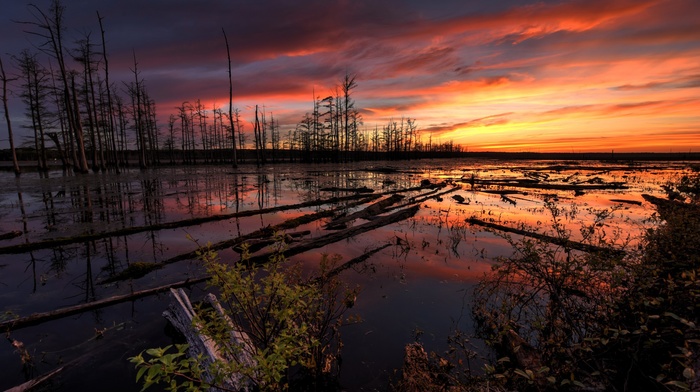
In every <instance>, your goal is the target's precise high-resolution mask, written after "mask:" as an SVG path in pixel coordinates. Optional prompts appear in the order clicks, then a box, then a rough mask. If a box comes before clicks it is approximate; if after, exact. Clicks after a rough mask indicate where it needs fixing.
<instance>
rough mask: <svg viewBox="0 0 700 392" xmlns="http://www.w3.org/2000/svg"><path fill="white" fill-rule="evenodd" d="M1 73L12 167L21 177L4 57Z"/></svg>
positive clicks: (16, 174) (0, 64)
mask: <svg viewBox="0 0 700 392" xmlns="http://www.w3.org/2000/svg"><path fill="white" fill-rule="evenodd" d="M0 74H1V75H2V105H3V108H4V109H5V121H6V122H7V133H8V138H9V140H10V150H11V151H12V168H13V169H14V172H15V176H16V177H19V175H20V174H21V171H20V169H19V162H17V151H16V150H15V140H14V136H13V135H12V122H11V121H10V112H9V110H8V109H7V75H5V67H4V66H3V65H2V58H0Z"/></svg>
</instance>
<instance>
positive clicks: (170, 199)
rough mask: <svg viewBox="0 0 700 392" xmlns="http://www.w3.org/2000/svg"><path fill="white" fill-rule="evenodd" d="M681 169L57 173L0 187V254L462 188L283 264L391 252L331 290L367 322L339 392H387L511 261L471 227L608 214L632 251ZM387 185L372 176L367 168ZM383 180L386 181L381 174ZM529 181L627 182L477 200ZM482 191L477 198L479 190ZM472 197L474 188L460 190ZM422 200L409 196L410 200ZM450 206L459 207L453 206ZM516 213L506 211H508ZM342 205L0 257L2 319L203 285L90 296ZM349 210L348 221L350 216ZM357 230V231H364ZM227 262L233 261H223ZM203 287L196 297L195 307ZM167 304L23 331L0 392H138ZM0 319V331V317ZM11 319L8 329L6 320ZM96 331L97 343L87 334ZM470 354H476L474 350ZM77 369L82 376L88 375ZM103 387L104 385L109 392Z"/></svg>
mask: <svg viewBox="0 0 700 392" xmlns="http://www.w3.org/2000/svg"><path fill="white" fill-rule="evenodd" d="M684 166H685V165H684V164H683V163H669V162H637V163H635V164H634V165H630V164H619V163H611V164H609V163H600V162H552V161H514V162H505V161H485V160H430V161H411V162H388V163H387V162H383V163H377V162H373V163H361V164H351V165H332V164H325V165H277V166H270V167H265V168H262V169H256V168H255V167H253V166H244V167H241V168H239V169H238V170H233V169H231V168H229V167H194V168H189V167H171V168H158V169H151V170H147V171H143V172H142V171H138V170H130V171H127V172H123V173H121V174H118V175H117V174H112V173H104V174H103V173H100V174H89V175H71V176H64V175H63V173H61V172H60V171H57V172H50V173H49V174H48V176H46V177H43V178H42V177H41V176H40V175H39V174H38V173H27V174H23V175H22V176H21V177H20V178H19V179H15V178H14V176H13V174H12V173H6V172H2V173H0V233H6V232H10V231H15V230H16V231H20V232H22V234H21V235H20V236H19V237H17V238H14V239H10V240H2V241H0V248H2V249H5V248H7V247H11V246H13V245H18V244H23V243H34V242H38V241H43V240H50V239H56V238H62V237H70V236H78V235H85V234H90V233H101V232H106V231H114V230H119V229H123V228H130V227H134V226H149V225H153V224H159V223H165V222H173V221H178V220H183V219H188V218H196V217H204V216H210V215H216V214H230V213H234V212H239V211H257V210H260V209H263V208H270V207H276V206H283V205H290V204H295V203H299V202H302V201H309V200H316V199H319V198H322V199H326V198H329V197H332V196H344V195H347V194H348V193H347V192H343V191H322V190H321V189H322V188H325V187H336V188H359V187H363V186H364V187H368V188H371V189H373V190H375V193H378V192H384V191H390V190H398V189H405V188H408V187H414V186H417V185H419V184H420V182H421V181H422V180H425V179H428V180H431V181H432V182H434V183H437V182H440V181H447V182H448V183H449V185H448V188H444V189H443V191H444V190H447V189H449V186H452V185H454V186H458V187H459V188H458V189H457V190H456V191H455V192H453V193H450V194H447V195H444V196H442V197H441V199H439V200H436V199H430V200H428V201H425V202H423V203H421V209H420V210H419V212H418V213H417V214H416V216H415V217H413V218H410V219H408V220H405V221H402V222H399V223H396V224H391V225H387V226H385V227H382V228H380V229H376V230H373V231H371V232H369V233H364V234H361V235H358V236H356V237H353V238H350V239H347V240H343V241H340V242H337V243H334V244H331V245H328V246H325V247H323V248H321V249H317V250H314V251H310V252H307V253H305V254H301V255H298V256H294V257H293V258H292V260H296V261H300V262H303V263H305V265H306V267H307V268H308V269H313V268H314V267H315V266H316V265H317V264H318V261H319V260H320V258H321V254H322V253H328V254H338V255H340V256H341V257H342V259H343V260H350V259H352V258H353V257H356V256H359V255H361V254H363V253H364V252H365V251H366V250H367V249H370V248H373V247H376V246H377V245H381V244H383V243H386V242H392V243H393V244H395V245H393V246H390V247H388V248H386V249H384V250H383V251H381V252H380V253H378V254H376V255H374V256H373V257H371V258H370V259H369V260H368V261H367V262H365V263H363V264H359V265H357V266H355V267H354V268H351V269H348V270H346V271H345V272H343V274H342V275H341V276H342V278H343V279H344V280H345V281H346V282H348V284H351V285H359V287H361V292H360V295H359V297H358V300H357V304H356V306H355V307H354V308H353V309H352V310H351V313H353V314H357V315H358V316H360V317H361V319H362V320H363V321H362V322H360V323H355V324H352V325H348V326H346V327H344V328H343V330H342V334H343V342H344V349H343V364H342V372H341V380H340V381H341V383H342V385H343V386H344V387H345V388H347V390H383V389H386V386H387V384H388V380H389V377H390V376H391V374H392V373H393V369H395V368H398V367H400V366H401V362H402V359H403V347H404V345H405V344H407V343H410V342H412V341H413V340H414V338H415V336H416V334H417V333H420V335H421V337H420V339H421V341H422V342H424V343H425V345H426V348H427V349H429V350H436V351H443V350H445V349H446V348H447V345H446V337H447V335H448V334H449V333H450V332H451V331H452V330H453V329H454V328H456V327H459V328H461V329H462V330H465V331H467V332H468V331H470V329H471V319H470V317H469V315H470V311H469V306H470V294H471V290H472V288H473V287H474V285H475V284H476V283H477V282H478V280H479V279H480V277H481V276H483V274H484V273H485V272H487V271H488V270H489V269H490V267H491V265H492V264H493V258H494V257H498V256H506V255H509V254H510V247H509V246H508V244H507V242H506V241H505V240H504V239H503V238H501V237H500V236H498V235H495V234H493V233H490V232H487V231H484V230H483V229H481V228H480V227H477V226H470V225H468V224H466V222H465V220H466V219H467V218H469V217H472V216H473V217H476V218H478V219H482V220H487V221H491V222H495V223H499V224H503V225H510V226H513V227H517V226H519V225H521V224H526V225H528V226H529V227H533V228H539V229H540V230H542V229H544V228H546V227H548V222H549V221H550V220H551V215H550V214H549V212H548V210H547V209H546V208H545V200H553V199H556V200H558V202H557V206H559V207H560V208H562V209H563V210H564V212H565V214H564V215H563V219H562V223H563V224H564V225H565V226H566V227H567V228H569V229H570V230H571V233H572V238H574V239H576V238H577V236H580V233H579V232H578V227H579V226H580V225H581V224H587V223H590V222H591V219H593V218H594V217H595V215H596V213H597V212H598V211H600V210H601V209H606V208H615V212H614V213H613V216H612V218H611V219H609V220H608V221H606V223H605V226H602V228H603V229H604V230H606V232H607V233H609V234H610V238H614V237H615V236H616V235H617V236H618V237H619V238H618V239H617V241H619V242H620V243H622V242H623V240H626V239H627V237H628V236H629V240H630V241H631V242H632V243H634V241H635V238H637V237H638V236H639V235H640V234H641V233H642V232H643V230H644V228H645V227H647V226H648V225H650V224H651V223H649V222H648V221H647V220H648V218H649V217H650V216H651V215H652V214H653V209H652V208H651V207H650V205H648V204H646V203H642V204H641V205H636V204H631V203H627V202H619V201H617V202H616V201H613V200H616V199H624V200H631V201H637V202H643V199H642V197H641V194H642V193H650V194H655V195H661V194H662V191H661V188H660V185H662V184H664V183H665V182H666V181H668V180H670V179H672V178H673V177H674V176H677V175H678V173H679V172H680V170H682V168H683V167H684ZM378 168H381V169H384V170H375V169H378ZM386 169H392V170H386ZM528 178H529V179H537V180H538V181H540V182H542V183H548V184H571V183H586V184H597V183H610V182H624V183H625V184H626V186H627V187H628V189H617V190H590V191H589V190H587V191H585V193H584V194H582V195H581V194H580V195H576V194H575V193H574V192H573V191H571V190H542V189H537V188H528V189H519V190H520V191H521V193H518V194H508V195H507V198H509V199H510V201H508V200H507V199H504V198H502V197H501V195H499V194H493V193H487V192H484V191H503V190H508V189H513V188H511V187H508V186H502V185H497V184H496V185H493V183H494V182H497V181H503V180H508V179H528ZM480 181H481V182H482V183H483V182H491V184H492V185H488V186H487V185H483V184H482V185H479V182H480ZM472 183H475V184H476V185H472ZM421 192H425V191H413V192H407V193H405V196H407V197H411V196H416V195H418V194H419V193H421ZM453 195H460V196H462V197H463V198H464V202H463V203H458V202H457V201H456V200H455V199H453V198H452V196H453ZM512 202H515V204H513V203H512ZM342 205H344V203H336V204H334V205H328V204H327V205H322V206H316V207H305V208H298V209H292V210H287V211H281V212H275V213H272V214H255V215H253V216H249V217H245V218H237V219H229V220H221V221H215V222H209V223H204V224H200V225H194V226H187V227H181V228H173V229H163V230H157V231H153V230H144V231H143V232H140V233H136V234H130V235H120V236H111V237H107V238H101V239H96V240H91V241H88V242H81V243H76V244H69V245H64V246H54V247H51V248H47V249H40V250H35V251H31V252H25V253H18V254H8V253H6V252H5V253H1V254H0V309H1V310H2V313H6V312H11V313H12V314H16V315H20V316H25V315H29V314H31V313H34V312H45V311H50V310H53V309H57V308H62V307H66V306H71V305H76V304H81V303H85V302H89V301H94V300H97V299H102V298H107V297H110V296H114V295H118V294H125V293H129V292H131V291H134V290H140V289H145V288H150V287H155V286H159V285H163V284H167V283H171V282H176V281H180V280H184V279H187V278H189V277H197V276H201V274H202V271H201V268H200V267H199V265H198V263H197V262H196V261H182V262H178V263H174V264H169V265H168V266H167V267H166V268H163V269H160V270H157V271H155V272H152V273H150V274H148V275H146V276H144V277H142V278H139V279H134V280H130V281H123V282H119V283H102V282H103V281H104V280H105V279H107V278H109V277H111V276H114V275H115V274H116V273H118V272H119V271H121V270H123V269H124V268H126V267H127V266H128V265H129V264H131V263H134V262H137V261H147V262H154V261H156V262H158V261H163V260H166V259H168V258H170V257H173V256H176V255H178V254H181V253H184V252H188V251H192V250H194V249H196V243H195V242H193V239H194V240H197V241H198V242H199V243H201V244H203V243H206V242H208V241H209V242H217V241H222V240H226V239H229V238H232V237H237V236H239V235H241V234H246V233H249V232H252V231H254V230H257V229H260V228H263V227H266V226H268V225H274V224H277V223H280V222H282V221H285V220H287V219H290V218H294V217H298V216H300V215H303V214H307V213H310V212H315V211H320V210H324V209H328V208H331V207H342ZM358 208H361V207H355V208H353V209H350V210H349V212H352V211H354V210H356V209H358ZM327 221H328V220H327V219H326V220H320V221H315V222H313V223H310V224H307V225H304V226H301V227H299V228H297V229H295V231H296V230H310V231H311V235H310V237H317V236H319V235H322V234H325V233H326V230H324V228H323V225H324V224H325V223H326V222H327ZM363 222H364V221H363V220H358V221H356V222H354V224H360V223H363ZM220 255H221V258H222V259H224V260H235V259H237V258H238V257H239V256H238V255H237V254H236V253H234V252H233V251H232V250H229V249H226V250H222V251H221V252H220ZM203 290H204V286H203V285H202V286H198V287H195V288H193V289H192V293H191V295H192V296H193V297H195V298H196V297H197V296H198V295H201V294H202V292H203ZM168 302H169V299H168V297H167V296H166V295H158V296H151V297H147V298H144V299H140V300H136V301H134V302H127V303H122V304H119V305H114V306H110V307H106V308H102V309H99V310H96V311H91V312H86V313H83V314H81V315H78V316H71V317H67V318H63V319H59V320H54V321H49V322H46V323H43V324H40V325H37V326H34V327H28V328H24V329H21V330H18V331H13V332H11V334H10V337H11V338H13V339H16V340H18V341H21V342H23V343H24V345H25V347H26V348H27V350H28V352H29V353H30V355H31V356H32V357H33V366H31V367H29V368H27V367H23V365H22V363H21V361H20V356H19V354H18V353H17V352H15V350H14V348H13V347H12V346H11V345H10V343H9V341H7V340H3V341H4V343H0V369H2V370H1V371H0V390H4V389H7V388H10V387H12V386H15V385H18V384H20V383H22V382H24V381H26V380H27V379H28V378H32V377H35V376H37V375H40V374H42V373H45V372H47V371H50V370H52V369H54V368H56V367H58V366H61V365H66V364H67V365H70V366H68V367H67V368H66V370H65V371H64V372H63V373H62V375H60V376H59V377H58V378H56V383H57V385H59V386H61V387H62V388H64V390H88V389H90V390H103V391H111V390H113V391H127V390H134V391H136V390H140V387H139V386H137V385H136V384H135V383H134V381H133V380H134V377H135V372H134V371H133V369H132V365H131V364H129V363H128V362H127V360H126V359H127V358H128V357H130V356H133V355H135V354H138V353H139V352H140V351H142V350H144V349H145V348H148V347H154V346H159V345H165V344H169V343H171V342H172V339H171V338H170V337H169V335H168V333H166V332H167V323H166V321H165V320H164V319H163V318H162V317H161V312H162V311H163V310H164V309H165V308H166V307H167V304H168ZM0 317H1V316H0ZM6 317H9V316H6ZM104 328H107V330H106V331H105V332H104V333H103V334H102V335H99V336H100V338H96V336H98V335H96V330H103V329H104ZM473 343H474V345H475V348H476V349H477V350H480V352H481V353H482V354H483V355H487V354H488V353H487V351H486V350H485V348H484V346H483V343H482V342H479V341H478V340H473ZM86 369H88V370H89V371H86ZM106 380H109V382H105V381H106Z"/></svg>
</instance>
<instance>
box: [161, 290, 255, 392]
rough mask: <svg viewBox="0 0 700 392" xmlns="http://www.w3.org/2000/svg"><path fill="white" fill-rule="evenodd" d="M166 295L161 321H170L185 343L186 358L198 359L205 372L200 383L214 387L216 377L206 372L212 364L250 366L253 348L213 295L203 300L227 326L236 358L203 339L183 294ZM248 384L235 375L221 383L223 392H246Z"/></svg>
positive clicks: (202, 333)
mask: <svg viewBox="0 0 700 392" xmlns="http://www.w3.org/2000/svg"><path fill="white" fill-rule="evenodd" d="M170 295H171V296H172V298H173V301H172V302H171V303H170V306H169V307H168V310H166V311H165V312H163V317H165V318H166V319H167V320H168V321H170V323H171V324H172V325H173V326H174V327H175V328H176V329H177V330H178V331H180V333H182V335H183V336H184V337H185V340H187V343H188V345H189V347H188V354H189V356H190V358H201V361H202V365H203V368H204V369H207V370H206V371H205V372H204V374H203V378H204V381H206V382H207V383H209V384H210V385H211V384H214V383H215V381H216V380H215V378H216V375H215V374H212V373H210V372H209V371H208V369H209V368H210V367H211V365H212V364H214V363H215V362H222V363H226V362H231V361H236V362H238V363H242V364H245V365H246V366H249V367H252V366H254V364H255V359H254V358H253V354H254V352H255V348H254V346H253V343H252V342H251V340H250V338H249V337H248V335H247V334H246V333H245V332H242V331H238V330H236V328H235V326H234V325H233V322H232V321H231V319H230V318H229V317H228V316H227V315H226V314H225V313H224V310H223V308H222V307H221V304H220V303H219V301H218V300H217V299H216V297H215V296H214V295H213V294H208V295H207V296H206V300H207V302H209V303H210V304H211V306H212V307H213V308H214V309H215V310H216V312H217V315H218V316H219V317H221V318H222V320H223V321H224V322H225V323H227V324H228V325H229V329H230V330H231V334H230V338H231V341H230V344H232V345H235V346H236V347H237V348H238V350H235V351H236V355H233V354H232V351H231V350H225V349H222V347H220V346H219V345H218V344H217V343H216V342H215V341H214V340H212V339H211V338H210V337H209V336H207V334H206V333H205V331H204V329H203V328H202V326H201V324H200V323H199V322H198V321H196V320H197V314H196V312H195V310H194V307H193V306H192V303H191V302H190V299H189V297H188V296H187V294H186V293H185V291H184V290H182V289H177V290H176V289H170ZM249 382H250V380H246V379H245V377H244V376H243V375H242V374H240V373H235V374H229V375H228V376H227V377H226V379H225V380H223V385H222V386H223V387H224V388H226V389H227V390H237V391H238V390H248V387H249Z"/></svg>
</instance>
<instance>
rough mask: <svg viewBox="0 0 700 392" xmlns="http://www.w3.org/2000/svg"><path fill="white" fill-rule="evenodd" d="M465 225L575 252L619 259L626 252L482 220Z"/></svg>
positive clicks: (468, 221) (469, 220) (471, 219)
mask: <svg viewBox="0 0 700 392" xmlns="http://www.w3.org/2000/svg"><path fill="white" fill-rule="evenodd" d="M467 223H469V224H471V225H477V226H482V227H486V228H489V229H494V230H499V231H504V232H506V233H513V234H519V235H522V236H526V237H530V238H535V239H538V240H541V241H545V242H549V243H551V244H555V245H560V246H563V247H566V248H571V249H576V250H580V251H584V252H589V253H607V254H612V255H614V256H619V257H622V256H624V255H625V254H626V252H625V251H624V250H622V249H610V248H604V247H600V246H595V245H590V244H584V243H582V242H577V241H571V240H569V239H566V238H559V237H552V236H549V235H545V234H540V233H536V232H533V231H528V230H522V229H516V228H513V227H509V226H503V225H499V224H496V223H491V222H486V221H483V220H481V219H477V218H469V219H467Z"/></svg>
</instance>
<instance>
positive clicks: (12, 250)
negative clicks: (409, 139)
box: [0, 194, 381, 254]
mask: <svg viewBox="0 0 700 392" xmlns="http://www.w3.org/2000/svg"><path fill="white" fill-rule="evenodd" d="M366 197H367V195H363V194H357V195H350V196H343V197H331V198H328V199H317V200H311V201H307V202H303V203H296V204H288V205H284V206H278V207H271V208H262V209H258V210H247V211H240V212H235V213H231V214H220V215H212V216H205V217H200V218H192V219H184V220H179V221H174V222H165V223H158V224H154V225H149V226H133V227H126V228H123V229H119V230H113V231H106V232H101V233H94V234H85V235H77V236H73V237H66V238H54V239H50V240H45V241H38V242H30V243H26V244H18V245H12V246H4V247H0V254H17V253H24V252H28V251H31V250H38V249H46V248H53V247H57V246H63V245H70V244H73V243H80V242H88V241H94V240H98V239H102V238H108V237H121V236H125V235H131V234H138V233H142V232H146V231H158V230H164V229H175V228H178V227H187V226H194V225H199V224H202V223H207V222H216V221H220V220H228V219H233V218H243V217H248V216H255V215H261V214H270V213H273V212H279V211H286V210H294V209H298V208H305V207H314V206H319V205H324V204H334V203H339V202H343V201H352V200H358V199H363V198H366ZM376 197H381V194H377V196H376Z"/></svg>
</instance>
